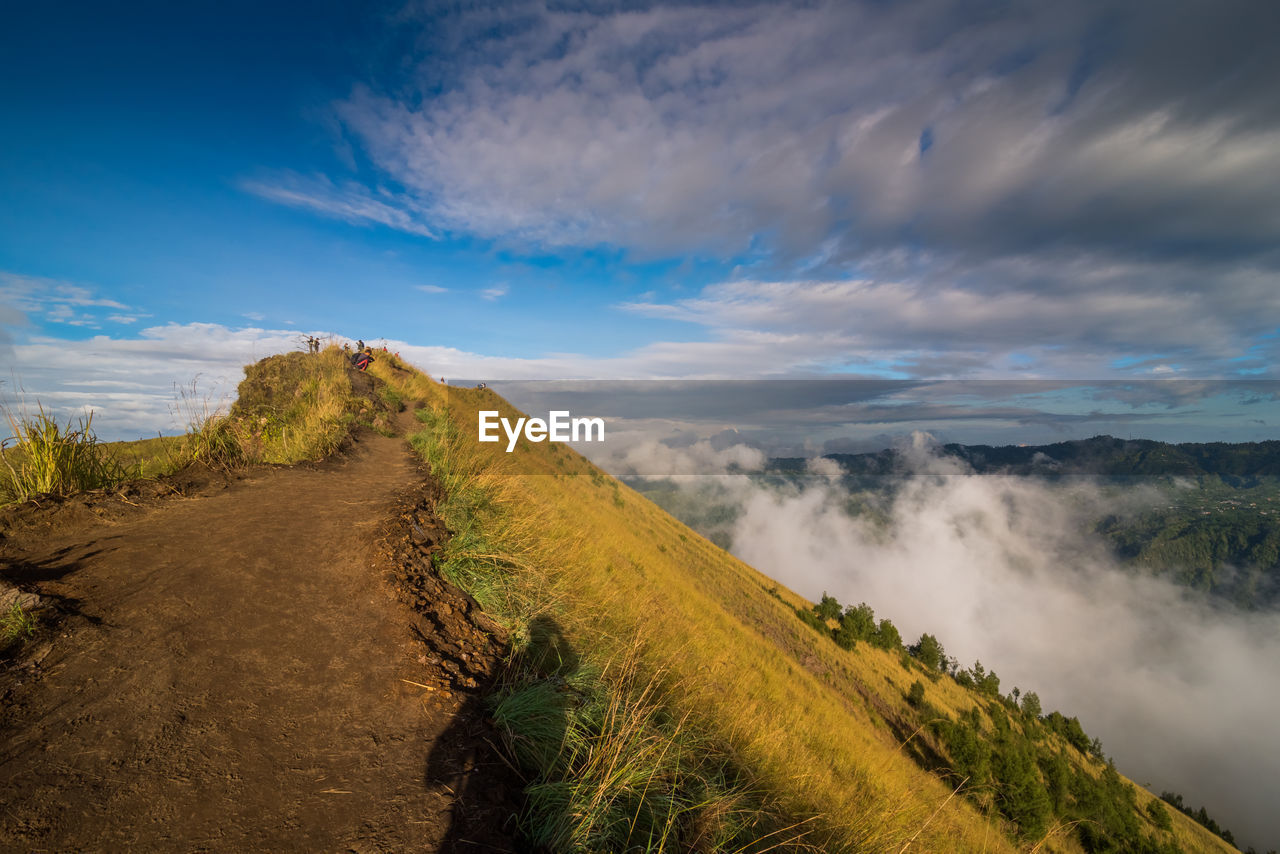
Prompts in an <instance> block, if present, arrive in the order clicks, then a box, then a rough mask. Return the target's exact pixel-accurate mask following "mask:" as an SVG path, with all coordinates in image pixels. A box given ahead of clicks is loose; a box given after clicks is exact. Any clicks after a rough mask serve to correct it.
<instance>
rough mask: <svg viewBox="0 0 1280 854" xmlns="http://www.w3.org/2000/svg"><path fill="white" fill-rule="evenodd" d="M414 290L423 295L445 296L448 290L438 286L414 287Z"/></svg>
mask: <svg viewBox="0 0 1280 854" xmlns="http://www.w3.org/2000/svg"><path fill="white" fill-rule="evenodd" d="M414 289H415V290H419V291H422V292H423V293H424V294H447V293H449V289H448V288H442V287H440V286H439V285H414Z"/></svg>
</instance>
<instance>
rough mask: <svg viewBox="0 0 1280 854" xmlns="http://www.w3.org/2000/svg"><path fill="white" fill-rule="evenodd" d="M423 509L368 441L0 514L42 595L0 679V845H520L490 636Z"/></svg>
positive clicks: (405, 472) (424, 485)
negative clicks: (326, 456)
mask: <svg viewBox="0 0 1280 854" xmlns="http://www.w3.org/2000/svg"><path fill="white" fill-rule="evenodd" d="M165 494H169V495H171V496H175V497H168V498H163V497H162V496H163V495H165ZM433 497H434V494H433V492H432V486H431V484H430V482H429V481H428V480H427V479H426V477H425V475H424V473H423V472H422V471H421V470H420V469H419V468H418V467H417V466H416V465H415V463H414V462H413V460H412V458H411V457H410V455H409V453H408V450H407V448H406V446H405V443H404V441H403V440H402V439H388V438H383V437H381V436H378V435H374V434H367V435H365V436H363V437H361V438H360V440H358V441H357V442H355V443H354V445H353V446H352V447H351V448H350V449H348V451H347V452H346V453H344V454H342V455H341V456H339V457H336V458H334V459H332V460H330V461H329V462H326V463H323V464H320V465H317V466H308V467H295V468H276V469H258V470H253V471H250V472H248V473H246V474H242V475H239V476H238V477H236V478H225V477H222V476H217V475H212V476H205V477H199V476H195V475H193V474H192V473H188V474H187V475H186V477H185V480H184V479H182V478H179V479H178V480H176V481H170V482H167V483H164V484H159V485H156V484H152V485H135V486H133V487H129V488H127V489H125V490H123V491H117V492H115V493H95V494H92V495H87V496H80V497H78V498H76V499H74V500H71V501H66V502H53V503H50V502H43V503H42V504H41V505H38V506H37V505H27V506H25V507H24V508H21V509H19V510H17V511H9V512H7V513H6V514H4V516H3V517H2V518H0V576H2V577H3V578H5V579H8V580H9V581H11V582H13V583H16V584H17V585H18V586H19V587H20V588H22V589H23V590H24V591H28V592H35V593H38V594H40V595H41V596H42V597H45V599H46V600H47V601H50V602H51V603H52V605H51V606H50V607H49V608H47V609H45V610H44V611H43V612H41V628H40V630H39V632H38V634H37V636H36V637H35V638H34V639H32V640H30V641H28V642H27V643H26V644H24V645H23V647H22V648H21V649H20V650H19V651H18V653H17V654H16V655H11V656H10V658H9V659H8V660H7V661H5V662H4V663H3V665H2V666H3V672H2V673H0V698H2V699H3V707H2V709H0V849H4V850H37V851H46V850H48V851H71V850H75V851H98V850H111V851H121V850H174V851H176V850H183V851H206V850H216V851H250V850H253V851H261V850H305V851H357V852H365V851H370V852H372V851H403V850H416V851H453V850H459V851H515V850H520V849H521V848H522V846H521V844H520V843H519V842H518V840H517V837H516V835H515V834H516V832H515V822H514V817H515V814H516V813H517V812H518V810H519V802H518V796H519V791H520V786H521V782H520V781H519V779H518V778H516V776H515V775H514V774H513V773H512V772H511V771H510V770H509V768H508V767H507V766H506V765H505V763H504V761H503V760H502V758H501V757H500V756H499V755H498V753H497V752H496V750H495V749H494V747H493V744H494V743H496V741H497V737H496V734H495V733H494V732H493V731H492V729H491V726H490V724H489V721H488V717H487V715H486V713H485V709H484V705H483V696H484V694H485V691H486V689H488V688H490V687H491V682H492V680H493V679H494V674H495V672H496V669H497V665H498V661H499V660H500V657H501V654H502V651H503V638H502V634H501V630H500V629H499V628H498V627H497V626H495V625H494V624H492V623H490V622H489V621H488V620H487V619H486V618H485V617H484V615H483V614H480V613H479V610H478V608H476V607H475V605H474V603H473V602H471V601H470V600H469V599H468V598H467V597H466V596H465V594H463V593H461V592H460V591H458V590H457V589H456V588H453V587H452V586H450V585H448V584H447V583H445V582H443V581H441V579H440V578H439V577H438V576H437V575H436V573H435V572H434V570H433V569H432V568H431V565H430V560H429V556H430V554H431V553H432V552H433V551H434V550H435V549H437V548H438V547H439V545H440V544H441V543H442V542H443V540H444V539H445V536H446V532H445V531H444V530H443V526H442V525H440V524H439V522H438V520H437V519H436V518H435V516H434V514H433V513H432V512H431V508H432V507H433V506H434V502H433Z"/></svg>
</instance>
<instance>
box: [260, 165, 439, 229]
mask: <svg viewBox="0 0 1280 854" xmlns="http://www.w3.org/2000/svg"><path fill="white" fill-rule="evenodd" d="M240 188H241V189H242V190H244V191H245V192H248V193H252V194H253V195H255V196H259V197H261V198H264V199H267V200H268V201H272V202H277V203H279V204H282V205H288V206H289V207H295V208H303V209H305V210H309V211H312V212H313V213H318V214H321V215H323V216H328V217H333V218H334V219H340V220H343V221H344V222H349V223H352V224H353V225H366V226H367V225H383V226H387V227H389V228H394V229H397V230H399V231H405V232H408V233H409V234H416V235H418V236H419V237H426V238H431V239H435V238H436V236H437V235H436V233H435V231H434V230H432V229H431V228H428V227H427V226H426V225H425V224H423V223H422V222H421V216H420V214H419V213H417V212H416V211H414V210H411V209H406V205H405V201H404V200H398V201H388V200H385V199H378V198H375V197H374V196H372V195H371V194H370V193H369V191H368V190H367V189H366V188H364V187H363V186H361V185H359V184H355V183H352V182H348V183H345V184H341V185H339V184H335V183H334V182H333V181H331V180H330V179H329V178H327V177H325V176H323V175H311V176H303V175H297V174H294V173H285V174H282V175H279V176H276V177H274V178H273V179H271V180H246V181H242V182H241V183H240Z"/></svg>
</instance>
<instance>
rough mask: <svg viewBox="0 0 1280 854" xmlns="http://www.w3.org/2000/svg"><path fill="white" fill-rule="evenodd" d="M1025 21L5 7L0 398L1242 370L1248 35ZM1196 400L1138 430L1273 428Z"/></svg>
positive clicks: (1279, 306) (607, 11)
mask: <svg viewBox="0 0 1280 854" xmlns="http://www.w3.org/2000/svg"><path fill="white" fill-rule="evenodd" d="M978 5H979V6H980V5H981V4H978ZM1059 5H1065V6H1066V7H1067V8H1050V7H1049V6H1048V5H1045V6H1044V7H1043V8H1039V9H1030V8H1026V9H1014V10H1009V9H1002V11H1001V12H1000V13H998V14H988V13H986V12H983V11H982V10H981V9H979V8H978V6H975V5H974V4H971V3H950V2H942V0H923V2H916V3H890V4H886V3H878V2H877V3H866V4H857V3H833V4H821V3H819V4H813V3H804V4H797V5H791V4H785V3H765V4H753V5H743V4H684V3H681V4H672V5H664V4H627V6H626V8H625V10H624V9H622V8H617V7H613V6H610V5H609V4H604V3H564V4H550V5H544V4H523V3H509V4H478V5H474V6H461V7H455V6H449V5H437V4H434V3H430V2H413V3H386V4H336V3H321V4H297V5H292V6H289V5H272V6H271V7H270V8H263V4H248V3H220V4H209V3H193V4H160V3H142V4H131V5H130V8H129V9H128V10H127V11H118V10H111V11H106V10H104V9H103V8H102V7H100V6H97V5H91V4H70V5H60V6H58V7H56V8H55V7H51V6H48V5H47V4H29V5H28V6H26V7H24V8H20V9H17V10H16V11H9V12H6V26H5V27H4V28H3V33H0V72H2V76H0V79H2V80H4V83H3V84H0V87H3V88H0V109H2V110H3V115H4V126H5V128H6V131H5V132H4V133H3V134H0V200H2V202H3V203H2V204H0V324H3V325H0V352H2V353H3V358H4V361H5V362H6V363H8V365H9V370H7V371H6V374H7V376H6V377H5V378H4V382H5V384H4V386H0V390H8V391H10V392H16V391H17V390H18V389H21V390H24V391H25V392H26V393H27V395H28V398H29V399H33V398H39V399H40V400H41V401H42V402H47V404H48V405H49V406H50V407H51V408H54V409H56V410H58V411H65V412H70V411H76V410H78V409H80V408H83V407H86V406H88V407H93V408H94V409H95V410H96V411H97V412H98V418H97V420H96V422H95V423H97V424H99V425H100V426H101V427H102V429H103V430H104V431H105V432H106V433H108V434H109V435H113V436H114V435H119V436H125V435H131V434H132V435H141V434H145V433H149V432H152V431H154V430H165V429H172V427H173V426H174V424H173V421H174V419H173V416H172V413H170V411H169V409H170V405H171V403H172V398H173V392H172V389H173V385H174V383H178V384H186V383H189V382H190V381H191V380H192V378H193V377H194V376H196V375H197V374H198V375H200V376H201V377H202V378H203V379H204V381H205V382H206V383H208V384H209V386H210V388H211V389H216V393H217V394H226V393H227V389H228V388H229V387H230V386H231V385H234V382H235V381H236V379H237V377H238V367H239V365H241V364H243V363H244V362H245V361H248V360H249V359H251V358H259V357H261V356H262V355H266V354H267V353H270V352H278V351H279V350H282V349H291V348H293V347H295V346H296V339H297V335H298V334H300V333H303V332H308V333H311V332H314V333H324V334H333V335H345V336H350V337H351V338H356V337H363V338H366V339H369V340H381V339H386V340H387V341H388V342H390V344H391V346H393V347H395V348H396V349H399V350H401V351H402V352H404V353H405V355H406V356H409V357H410V358H412V359H413V360H414V361H416V362H417V363H419V364H421V365H422V366H423V367H425V368H427V369H428V370H430V371H431V372H432V373H433V374H444V375H448V376H452V377H474V378H486V379H490V380H501V379H504V378H507V379H528V378H538V379H544V378H564V377H572V378H595V377H601V378H610V379H613V378H649V377H676V378H679V377H720V378H758V377H789V376H822V375H831V374H836V375H854V376H873V377H890V378H907V379H913V380H954V379H975V378H978V379H981V378H987V379H993V378H1001V379H1010V378H1013V379H1024V378H1025V379H1037V380H1049V381H1057V380H1061V379H1064V378H1066V379H1079V380H1094V379H1148V378H1151V379H1166V378H1170V377H1177V378H1182V379H1193V380H1198V381H1208V380H1221V381H1230V380H1237V379H1240V378H1245V377H1247V378H1251V379H1254V380H1273V379H1276V375H1275V370H1274V365H1275V356H1276V351H1277V340H1278V339H1277V332H1278V330H1280V279H1278V277H1277V267H1278V266H1280V252H1278V251H1277V249H1276V248H1275V247H1276V246H1278V245H1280V243H1278V242H1277V240H1276V238H1277V237H1280V234H1278V233H1277V232H1280V108H1278V107H1277V105H1276V102H1275V98H1274V96H1273V92H1272V88H1273V87H1272V82H1273V81H1274V80H1275V79H1278V78H1280V67H1278V66H1277V60H1276V59H1275V57H1274V51H1273V50H1271V46H1272V45H1273V44H1274V39H1275V37H1276V36H1277V35H1280V24H1278V21H1277V13H1276V12H1275V10H1273V9H1272V8H1270V7H1269V4H1253V3H1241V4H1231V3H1228V4H1214V5H1213V7H1212V8H1210V7H1209V6H1208V5H1206V4H1186V5H1185V7H1183V8H1174V6H1171V5H1170V4H1168V3H1151V4H1145V5H1144V4H1142V3H1134V4H1124V5H1123V6H1116V5H1108V4H1094V3H1079V4H1059ZM1174 5H1175V6H1176V5H1177V4H1174ZM1205 388H1206V389H1208V388H1209V387H1208V386H1205ZM1266 388H1267V396H1268V400H1269V401H1270V404H1269V405H1272V406H1274V394H1272V393H1271V391H1270V389H1271V388H1272V387H1271V386H1266ZM1219 391H1220V389H1219ZM1223 399H1225V398H1221V397H1220V398H1218V402H1217V403H1214V404H1213V406H1198V404H1197V402H1196V400H1195V399H1193V398H1188V399H1185V400H1183V401H1182V404H1181V405H1182V406H1183V407H1184V409H1183V410H1178V409H1176V408H1175V409H1171V410H1168V411H1169V412H1170V413H1172V414H1171V415H1170V416H1169V417H1168V418H1166V419H1165V421H1166V422H1168V423H1167V424H1165V425H1164V426H1162V427H1161V428H1160V429H1162V430H1164V434H1163V435H1161V436H1160V437H1161V438H1165V437H1168V438H1208V437H1209V436H1210V435H1220V436H1222V437H1224V438H1239V439H1244V438H1265V437H1269V436H1273V435H1274V432H1272V431H1273V429H1274V417H1273V418H1272V419H1270V421H1269V420H1268V419H1267V418H1265V417H1264V418H1248V419H1246V418H1243V417H1241V418H1236V419H1234V420H1230V419H1228V421H1226V422H1222V423H1221V424H1219V425H1218V427H1205V426H1204V425H1203V424H1200V426H1197V427H1195V428H1194V429H1192V428H1191V427H1186V428H1185V429H1183V430H1182V432H1181V433H1179V431H1178V429H1177V428H1176V424H1175V422H1176V421H1177V419H1176V418H1175V417H1174V416H1177V415H1179V413H1184V412H1185V413H1192V412H1196V413H1200V418H1201V421H1202V422H1203V421H1204V420H1205V419H1204V417H1203V416H1204V413H1205V412H1208V411H1217V410H1215V409H1214V407H1220V406H1222V405H1223V404H1222V403H1221V400H1223ZM1240 399H1244V397H1243V396H1241V397H1240ZM1112 404H1114V405H1116V406H1121V405H1122V404H1121V402H1119V401H1112V402H1111V403H1110V404H1108V405H1112ZM1123 405H1131V404H1123ZM1082 411H1087V410H1082ZM1112 414H1114V413H1112ZM1103 420H1104V419H1099V420H1095V421H1090V420H1089V419H1084V420H1082V421H1079V422H1073V423H1072V426H1071V427H1070V428H1068V427H1066V426H1064V423H1063V421H1062V420H1061V419H1059V421H1058V422H1057V423H1056V424H1055V425H1054V426H1053V427H1052V428H1049V427H1045V428H1044V430H1043V431H1042V433H1043V435H1042V436H1039V437H1032V438H1061V435H1062V433H1063V431H1064V430H1068V429H1069V430H1070V431H1074V433H1080V434H1084V435H1088V434H1090V432H1091V429H1092V428H1096V427H1097V426H1098V425H1099V424H1101V423H1103ZM1113 420H1114V419H1113ZM969 422H970V423H972V419H969ZM1246 422H1247V423H1248V425H1249V426H1248V427H1247V428H1246V427H1240V426H1238V425H1242V424H1245V423H1246ZM1258 422H1261V423H1258ZM1185 423H1186V424H1190V421H1186V422H1185ZM715 426H716V427H717V429H719V428H721V427H724V426H726V425H715ZM729 426H732V425H729ZM1219 427H1220V428H1221V429H1219ZM1004 428H1007V429H1005V430H1003V432H1002V429H1001V425H1000V423H998V422H997V423H993V424H992V430H993V438H998V437H999V436H1004V435H1006V434H1007V437H1008V438H1012V437H1015V436H1018V435H1023V434H1025V433H1026V430H1025V429H1024V426H1020V425H1019V424H1018V423H1015V422H1005V423H1004ZM1223 430H1225V431H1226V432H1225V433H1223V432H1222V431H1223ZM1020 431H1021V432H1020ZM1092 432H1097V430H1096V429H1092ZM995 434H999V436H997V435H995Z"/></svg>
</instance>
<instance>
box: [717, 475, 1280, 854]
mask: <svg viewBox="0 0 1280 854" xmlns="http://www.w3.org/2000/svg"><path fill="white" fill-rule="evenodd" d="M744 480H745V478H738V479H727V481H726V482H731V485H732V486H734V487H736V488H737V489H738V493H737V498H738V499H739V500H740V502H741V505H740V506H741V507H742V511H743V512H742V515H741V516H739V518H738V520H737V523H736V525H735V528H734V533H733V546H732V551H733V552H734V554H736V555H737V556H739V557H741V558H742V559H743V560H745V561H747V562H748V563H750V564H751V565H753V566H755V567H757V568H759V569H761V570H762V571H763V572H765V573H766V574H769V575H771V576H773V577H774V578H776V579H778V580H779V581H781V582H782V583H784V584H787V585H788V586H791V587H793V588H795V589H797V590H798V591H799V592H801V593H802V594H804V595H805V596H807V597H809V598H811V599H814V600H815V601H816V599H817V597H818V596H819V595H820V594H821V593H822V592H823V591H824V590H825V591H828V592H830V593H831V594H833V595H834V596H836V597H837V599H839V600H840V601H841V603H842V604H846V605H852V604H857V603H858V602H860V601H866V602H867V603H869V604H870V605H871V606H872V607H873V608H875V610H876V612H877V616H879V617H888V618H891V619H892V620H893V622H894V623H895V624H896V625H897V626H898V628H899V629H900V630H901V632H902V635H903V638H904V639H905V640H906V641H907V642H913V641H914V640H915V639H916V638H918V637H919V636H920V634H921V633H923V632H930V633H932V634H934V635H936V636H937V637H938V638H939V639H940V640H941V641H942V643H943V644H944V645H945V647H946V650H947V652H948V653H949V654H951V655H954V656H956V657H957V658H959V659H960V661H961V664H962V665H963V666H966V667H967V666H969V665H970V664H971V663H972V662H973V661H974V659H975V658H980V659H981V660H982V662H983V664H984V665H986V666H987V668H988V669H989V670H992V669H993V670H995V671H997V672H998V674H999V676H1000V678H1001V688H1002V690H1003V691H1005V692H1008V691H1009V690H1011V689H1012V688H1013V686H1015V685H1017V686H1020V687H1021V688H1022V690H1023V691H1027V690H1032V691H1036V692H1038V693H1039V695H1040V697H1041V699H1042V701H1043V703H1044V706H1045V709H1046V711H1048V710H1051V709H1055V708H1056V709H1060V710H1061V711H1062V712H1063V713H1065V714H1067V715H1079V717H1080V719H1081V721H1082V723H1083V724H1084V727H1085V729H1086V731H1087V732H1088V733H1089V734H1090V735H1092V736H1098V737H1100V738H1101V740H1102V743H1103V746H1104V749H1105V750H1106V751H1107V752H1108V753H1109V754H1112V755H1114V756H1115V758H1116V761H1117V763H1118V764H1119V767H1120V769H1121V770H1122V771H1123V772H1124V773H1126V774H1128V775H1130V776H1131V777H1133V778H1135V779H1137V780H1140V781H1144V782H1146V781H1150V782H1151V783H1152V784H1153V786H1154V788H1155V791H1157V792H1158V791H1160V790H1161V789H1162V788H1163V789H1172V790H1174V791H1178V792H1181V793H1183V794H1184V795H1185V796H1186V797H1187V800H1188V801H1190V802H1192V803H1194V804H1196V805H1199V804H1201V803H1207V804H1208V809H1209V812H1210V814H1212V815H1213V816H1214V817H1215V818H1216V819H1218V820H1219V821H1221V822H1223V824H1224V825H1225V826H1227V827H1229V828H1231V829H1232V830H1233V831H1234V832H1235V833H1237V834H1238V835H1239V837H1240V838H1243V839H1246V840H1250V841H1256V842H1257V844H1259V845H1261V844H1262V843H1263V842H1265V841H1267V840H1268V839H1271V838H1274V837H1275V834H1276V832H1277V830H1278V829H1280V825H1278V824H1277V822H1276V820H1275V818H1274V811H1273V810H1272V809H1271V807H1272V802H1273V801H1274V792H1273V791H1272V790H1271V789H1270V788H1269V787H1268V786H1266V785H1260V784H1259V781H1262V780H1272V779H1275V778H1276V774H1277V773H1278V772H1280V759H1278V758H1277V754H1276V752H1275V750H1274V749H1272V748H1273V746H1274V745H1275V744H1276V743H1278V742H1280V720H1278V719H1277V718H1276V716H1275V715H1274V714H1273V713H1272V710H1273V709H1274V707H1275V705H1276V703H1277V702H1280V678H1278V677H1277V671H1276V669H1275V668H1274V666H1273V665H1272V662H1274V660H1275V658H1276V656H1277V655H1280V615H1276V614H1274V613H1269V614H1268V613H1257V614H1251V613H1241V612H1236V611H1233V610H1230V609H1225V608H1215V607H1212V606H1210V605H1208V604H1205V603H1203V602H1200V601H1198V600H1197V599H1195V598H1194V597H1192V596H1189V595H1186V591H1182V590H1180V589H1179V588H1176V587H1173V586H1172V585H1170V584H1167V583H1164V582H1161V581H1157V580H1154V579H1151V578H1147V577H1144V576H1142V575H1138V574H1135V573H1133V572H1131V571H1127V570H1126V569H1124V568H1122V567H1120V566H1118V565H1116V564H1115V563H1114V561H1113V559H1112V558H1111V557H1110V556H1109V554H1108V552H1107V551H1106V549H1105V548H1104V547H1103V546H1102V544H1101V543H1100V542H1097V541H1093V540H1090V539H1089V538H1088V537H1084V536H1082V531H1085V530H1087V528H1088V526H1087V525H1086V524H1085V522H1086V520H1087V519H1088V518H1089V517H1090V516H1091V515H1092V516H1095V517H1096V516H1097V515H1102V514H1103V513H1105V512H1108V510H1107V508H1109V507H1110V505H1109V503H1108V501H1109V499H1108V498H1107V497H1106V496H1105V495H1102V494H1100V493H1098V492H1097V491H1096V490H1094V489H1093V488H1092V487H1087V486H1080V485H1078V484H1077V485H1074V486H1070V487H1067V486H1063V487H1061V488H1052V487H1050V486H1047V485H1044V484H1043V483H1035V482H1030V481H1027V480H1025V479H1020V478H1012V477H1010V478H1005V477H995V476H965V475H963V474H957V473H951V474H949V476H946V477H926V476H921V477H915V478H911V479H909V480H907V481H905V482H904V484H903V486H902V490H901V492H900V493H898V494H897V496H896V497H894V498H893V499H892V500H891V501H888V502H887V503H886V504H885V505H884V506H883V507H882V509H883V511H884V513H883V517H877V519H876V520H875V521H871V520H869V519H868V518H867V517H860V518H857V519H851V518H850V517H849V516H848V515H847V514H846V512H845V510H844V508H845V507H846V506H847V505H848V502H847V498H848V493H847V492H846V491H845V490H843V489H842V488H840V487H839V486H838V485H837V484H836V483H835V482H832V481H818V480H816V479H809V480H808V481H807V483H806V484H805V486H804V488H801V489H797V490H795V491H792V492H779V491H776V490H774V491H770V490H766V489H763V488H757V487H750V486H748V485H746V484H744V483H742V481H744Z"/></svg>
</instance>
